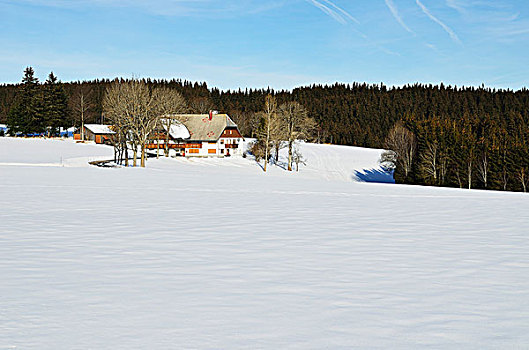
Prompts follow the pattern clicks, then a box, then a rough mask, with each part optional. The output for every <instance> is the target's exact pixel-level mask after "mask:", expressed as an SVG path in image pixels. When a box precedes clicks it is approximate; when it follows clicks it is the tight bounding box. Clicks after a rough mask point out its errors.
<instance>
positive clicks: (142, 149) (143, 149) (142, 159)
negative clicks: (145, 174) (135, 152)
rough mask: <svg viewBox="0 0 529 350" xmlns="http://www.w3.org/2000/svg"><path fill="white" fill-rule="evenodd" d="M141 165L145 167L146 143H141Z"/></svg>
mask: <svg viewBox="0 0 529 350" xmlns="http://www.w3.org/2000/svg"><path fill="white" fill-rule="evenodd" d="M141 167H142V168H145V144H142V145H141Z"/></svg>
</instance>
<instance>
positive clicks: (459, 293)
mask: <svg viewBox="0 0 529 350" xmlns="http://www.w3.org/2000/svg"><path fill="white" fill-rule="evenodd" d="M63 147H64V148H63ZM102 147H104V146H95V145H79V144H74V143H72V142H69V141H52V140H13V139H2V138H0V196H1V198H2V201H1V202H0V203H1V204H0V257H1V258H0V349H12V348H13V349H87V348H91V349H173V348H201V349H204V348H206V349H217V348H225V349H236V348H245V349H248V348H252V349H253V348H256V349H261V348H266V349H278V348H286V349H307V348H309V349H321V348H328V349H350V348H365V349H423V348H433V349H527V347H528V344H529V278H528V277H529V260H528V258H527V257H528V256H529V211H528V209H529V202H528V201H529V197H528V196H526V195H524V194H519V193H499V192H485V191H468V190H458V189H440V188H427V187H415V186H400V185H388V184H373V183H363V182H356V181H352V180H354V179H357V178H359V176H358V174H360V175H361V174H367V175H365V176H367V177H369V176H371V175H372V174H376V173H378V170H377V169H378V168H377V158H378V155H379V153H380V151H376V150H363V149H355V148H347V147H338V146H318V145H305V146H303V147H304V148H303V152H304V154H305V156H306V158H307V167H304V168H302V169H301V170H300V172H299V173H298V174H295V173H294V174H292V173H287V172H285V171H283V170H281V169H279V168H274V167H272V168H271V171H270V172H269V173H267V174H264V173H263V172H262V171H261V170H260V168H259V167H258V166H257V165H256V164H255V163H253V162H251V161H250V160H248V159H195V160H185V159H178V160H175V159H160V160H155V159H150V160H149V161H148V168H146V169H140V168H121V169H101V168H95V167H81V162H80V161H79V159H81V158H82V159H84V160H87V159H92V158H97V157H103V158H104V157H105V156H111V155H112V150H111V149H107V148H102ZM57 156H59V159H60V158H61V157H62V161H60V160H59V159H57ZM71 158H74V161H71V160H70V159H71ZM20 163H24V164H22V165H13V164H20ZM6 164H11V165H6ZM38 164H48V165H51V166H35V165H38ZM72 164H74V165H76V166H69V165H72ZM365 176H364V177H365ZM361 177H362V175H361V176H360V178H361Z"/></svg>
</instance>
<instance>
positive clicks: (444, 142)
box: [0, 70, 529, 191]
mask: <svg viewBox="0 0 529 350" xmlns="http://www.w3.org/2000/svg"><path fill="white" fill-rule="evenodd" d="M27 80H28V79H27V70H26V75H25V77H24V80H23V82H22V83H20V84H4V85H1V86H0V123H7V124H8V125H10V124H11V125H15V124H17V123H16V122H14V120H21V119H23V118H27V117H28V116H27V115H28V114H32V113H33V114H35V113H36V114H39V113H41V114H42V115H43V116H44V115H45V116H46V117H42V118H40V120H43V122H41V123H40V124H39V125H37V124H35V125H34V126H33V127H32V128H33V129H35V130H30V129H31V128H29V129H28V128H26V129H23V130H22V129H20V130H19V131H20V132H22V133H23V134H29V133H31V132H43V131H44V129H45V128H46V126H48V127H49V126H53V128H58V127H69V126H72V125H73V126H78V125H80V119H81V114H83V118H84V122H94V123H105V122H106V121H105V120H106V119H105V113H104V112H103V100H104V96H105V92H106V91H107V89H108V88H109V86H110V85H111V84H112V82H114V81H116V80H108V79H101V80H92V81H76V82H64V83H63V82H60V81H59V80H58V79H57V77H55V76H54V75H53V74H50V77H49V78H48V79H47V81H46V82H44V83H40V82H38V80H37V79H36V78H34V77H33V78H32V80H31V82H29V84H30V86H29V85H28V81H27ZM117 81H126V80H123V79H119V80H117ZM143 81H145V83H146V84H147V85H148V86H149V87H151V88H155V87H156V88H167V89H173V90H175V91H178V92H179V93H180V94H181V95H182V96H183V97H184V98H185V100H186V103H187V111H188V112H193V113H207V112H208V111H209V110H218V111H221V112H223V113H228V114H229V115H230V116H231V117H232V118H233V119H234V121H235V122H236V123H237V124H238V125H239V128H240V130H241V131H242V133H243V134H244V136H246V137H258V136H259V128H260V124H261V121H262V120H261V118H260V112H262V111H263V110H264V109H265V100H266V97H267V96H268V95H271V96H274V98H275V99H276V100H277V103H278V104H282V103H285V102H291V101H295V102H298V103H299V104H300V105H302V106H303V107H304V109H305V110H306V113H307V115H309V116H310V117H311V118H312V119H314V121H315V122H316V130H315V133H314V135H313V139H311V141H314V142H319V143H332V144H338V145H352V146H360V147H372V148H385V149H387V150H388V151H389V152H386V153H385V156H383V158H382V159H381V162H382V164H384V165H385V166H387V167H388V168H390V169H394V170H395V179H396V181H397V182H398V183H408V184H420V185H435V186H446V187H459V188H480V189H493V190H508V191H526V190H527V186H528V185H529V147H528V144H527V138H528V135H529V90H527V89H525V88H524V89H522V90H518V91H512V90H502V89H491V88H487V87H485V86H481V87H457V86H445V85H443V84H440V85H422V84H413V85H406V86H401V87H387V86H385V85H384V84H375V85H369V84H365V83H352V84H339V83H336V84H333V85H316V84H314V85H311V86H304V87H299V88H295V89H293V90H291V91H287V90H279V91H277V90H273V89H270V88H268V89H244V90H241V89H239V90H228V91H221V90H219V89H217V88H210V87H208V85H207V84H206V83H203V82H202V83H198V82H190V81H185V80H179V79H172V80H155V79H144V80H143ZM30 96H36V97H35V98H34V100H35V101H37V102H36V103H34V106H33V107H32V108H30V109H25V110H24V109H23V108H21V106H22V105H25V106H26V107H25V108H27V105H28V98H30ZM24 101H26V102H24ZM50 106H52V107H50ZM17 118H18V119H17ZM33 119H35V118H33ZM37 119H38V118H37ZM28 123H29V124H30V125H31V123H30V122H27V123H26V124H28ZM18 124H19V123H18Z"/></svg>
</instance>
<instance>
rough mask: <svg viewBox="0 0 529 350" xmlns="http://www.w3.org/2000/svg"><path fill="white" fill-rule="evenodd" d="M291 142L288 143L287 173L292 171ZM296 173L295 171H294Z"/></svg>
mask: <svg viewBox="0 0 529 350" xmlns="http://www.w3.org/2000/svg"><path fill="white" fill-rule="evenodd" d="M293 143H294V142H292V140H289V141H288V171H292V146H293ZM296 171H297V170H296Z"/></svg>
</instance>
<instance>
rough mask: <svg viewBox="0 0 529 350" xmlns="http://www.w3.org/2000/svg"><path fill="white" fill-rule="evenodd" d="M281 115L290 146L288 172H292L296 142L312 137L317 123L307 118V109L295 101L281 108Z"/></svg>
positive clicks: (284, 104)
mask: <svg viewBox="0 0 529 350" xmlns="http://www.w3.org/2000/svg"><path fill="white" fill-rule="evenodd" d="M279 115H280V116H281V119H282V122H283V124H284V129H285V130H284V133H285V137H286V142H287V144H288V170H289V171H292V156H293V148H294V147H293V146H294V142H295V141H296V140H299V139H307V138H309V137H311V136H312V134H313V133H314V131H315V130H316V122H315V121H314V119H313V118H310V117H308V116H307V110H306V109H305V107H303V106H302V105H300V104H299V103H298V102H294V101H291V102H286V103H283V104H282V105H281V106H279Z"/></svg>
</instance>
